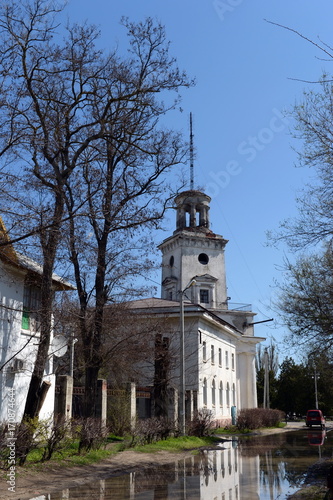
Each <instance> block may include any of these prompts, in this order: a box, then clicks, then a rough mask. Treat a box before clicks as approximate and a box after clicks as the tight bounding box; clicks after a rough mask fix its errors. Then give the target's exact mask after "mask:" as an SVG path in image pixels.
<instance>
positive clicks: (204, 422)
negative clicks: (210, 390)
mask: <svg viewBox="0 0 333 500" xmlns="http://www.w3.org/2000/svg"><path fill="white" fill-rule="evenodd" d="M213 425H214V422H213V413H212V412H211V411H210V410H205V409H203V410H199V411H196V412H195V413H194V415H193V418H192V420H191V421H190V422H189V424H188V434H189V436H196V437H203V436H208V435H209V434H210V433H211V431H212V428H213Z"/></svg>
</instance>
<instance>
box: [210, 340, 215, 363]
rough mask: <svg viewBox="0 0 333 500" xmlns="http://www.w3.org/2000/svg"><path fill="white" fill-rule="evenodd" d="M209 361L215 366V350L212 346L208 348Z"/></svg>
mask: <svg viewBox="0 0 333 500" xmlns="http://www.w3.org/2000/svg"><path fill="white" fill-rule="evenodd" d="M210 361H211V363H212V365H215V350H214V346H213V344H212V345H211V346H210Z"/></svg>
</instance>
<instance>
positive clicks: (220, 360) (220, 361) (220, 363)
mask: <svg viewBox="0 0 333 500" xmlns="http://www.w3.org/2000/svg"><path fill="white" fill-rule="evenodd" d="M219 366H222V349H221V347H219Z"/></svg>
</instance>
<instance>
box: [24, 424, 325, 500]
mask: <svg viewBox="0 0 333 500" xmlns="http://www.w3.org/2000/svg"><path fill="white" fill-rule="evenodd" d="M332 452H333V433H327V434H326V432H325V431H323V432H322V431H308V430H306V429H305V430H304V431H297V432H286V433H281V434H273V435H271V436H262V437H259V436H258V437H251V438H241V439H230V440H228V441H226V442H224V443H223V444H222V445H221V447H220V448H218V449H216V450H207V451H204V452H202V453H200V454H199V455H196V456H193V457H191V458H189V459H187V460H181V461H178V462H176V463H172V464H169V465H167V466H166V465H163V466H156V467H154V468H151V469H149V470H145V471H138V472H133V473H129V474H123V475H120V476H117V477H111V478H109V479H104V480H98V481H94V482H93V483H91V484H86V485H84V486H81V487H79V488H71V489H66V490H62V491H59V492H58V493H52V494H48V495H41V496H38V497H35V498H34V499H31V500H64V499H68V500H69V499H71V500H72V499H80V500H81V499H89V500H111V499H112V500H171V499H172V500H184V499H186V500H277V499H278V500H284V499H285V498H286V497H287V495H288V494H291V493H293V492H295V491H297V490H298V489H299V488H300V487H301V485H302V483H303V481H304V479H305V474H306V471H307V469H308V467H309V466H310V465H311V464H313V463H315V462H317V461H318V460H324V459H326V458H331V457H332Z"/></svg>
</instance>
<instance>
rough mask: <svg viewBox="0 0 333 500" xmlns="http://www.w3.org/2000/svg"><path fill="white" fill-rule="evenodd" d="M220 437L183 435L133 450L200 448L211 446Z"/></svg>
mask: <svg viewBox="0 0 333 500" xmlns="http://www.w3.org/2000/svg"><path fill="white" fill-rule="evenodd" d="M219 441H220V439H219V438H216V437H214V436H212V437H202V438H199V437H195V436H182V437H177V438H172V437H170V438H167V439H163V440H161V441H157V442H156V443H152V444H146V445H144V446H135V447H134V448H133V450H135V451H140V452H143V453H152V452H156V451H170V452H177V451H183V450H192V449H197V448H200V447H201V446H207V445H208V446H211V445H214V444H216V443H217V442H219Z"/></svg>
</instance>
